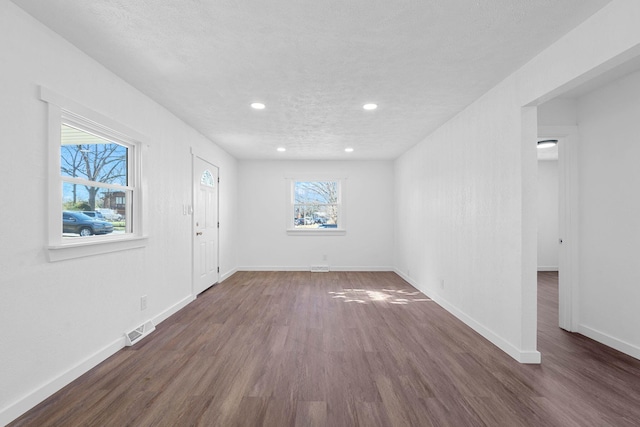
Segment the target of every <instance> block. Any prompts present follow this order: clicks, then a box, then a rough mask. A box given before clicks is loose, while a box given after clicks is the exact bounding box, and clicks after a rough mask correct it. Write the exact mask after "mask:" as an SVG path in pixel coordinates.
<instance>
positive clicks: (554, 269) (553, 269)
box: [538, 265, 558, 271]
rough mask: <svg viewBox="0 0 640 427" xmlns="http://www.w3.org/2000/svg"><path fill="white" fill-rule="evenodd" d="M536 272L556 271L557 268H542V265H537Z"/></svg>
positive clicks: (552, 266)
mask: <svg viewBox="0 0 640 427" xmlns="http://www.w3.org/2000/svg"><path fill="white" fill-rule="evenodd" d="M538 271H558V266H557V265H555V266H554V265H551V266H544V265H539V266H538Z"/></svg>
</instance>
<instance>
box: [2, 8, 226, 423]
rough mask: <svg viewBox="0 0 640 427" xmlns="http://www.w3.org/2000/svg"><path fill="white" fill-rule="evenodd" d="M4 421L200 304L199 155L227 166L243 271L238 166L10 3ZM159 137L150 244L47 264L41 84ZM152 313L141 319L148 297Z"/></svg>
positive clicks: (6, 19) (5, 47) (152, 174)
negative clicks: (196, 254)
mask: <svg viewBox="0 0 640 427" xmlns="http://www.w3.org/2000/svg"><path fill="white" fill-rule="evenodd" d="M0 52H2V66H1V67H0V93H1V94H2V95H1V96H0V114H1V115H2V120H0V135H2V142H1V144H0V147H1V151H0V174H1V175H0V190H1V193H2V197H3V201H4V202H3V204H2V209H0V233H1V237H0V241H1V242H2V244H1V245H0V342H1V343H2V345H1V346H0V362H1V365H2V367H1V368H0V425H4V424H5V423H6V422H8V421H10V420H11V419H13V418H15V417H16V416H18V415H20V414H21V413H22V412H23V411H25V410H27V409H29V408H30V407H31V406H32V405H34V404H36V403H38V402H39V401H40V400H41V399H43V398H45V397H46V396H47V395H48V394H49V393H51V392H54V391H56V390H57V389H58V388H59V387H61V386H63V385H64V384H66V383H67V382H68V381H70V380H72V379H73V378H74V377H75V376H77V375H79V374H81V373H83V372H84V371H85V370H86V369H88V368H90V367H91V366H93V365H94V364H95V363H97V362H99V361H100V360H102V359H103V358H104V357H106V356H108V355H110V354H111V353H113V352H114V351H116V350H117V349H118V348H120V347H121V346H122V345H123V344H124V339H123V332H124V331H125V330H130V329H131V328H132V327H133V326H137V325H139V324H140V323H141V322H142V321H143V320H146V319H149V318H154V319H156V320H162V319H163V318H164V317H165V316H167V315H168V314H170V313H171V312H173V311H174V310H176V309H178V308H180V307H182V306H183V305H184V304H186V303H188V302H189V301H190V300H191V239H192V238H191V217H190V216H188V215H183V213H182V212H183V205H184V204H190V203H191V154H190V148H191V147H194V148H195V149H196V150H197V151H198V152H200V153H203V154H204V155H206V156H207V157H208V158H209V159H210V160H211V161H213V162H214V163H215V164H216V165H218V166H220V173H221V177H222V180H223V183H224V185H222V187H221V192H220V206H221V215H220V216H221V223H222V224H223V225H224V226H223V228H222V230H221V243H220V253H221V258H220V260H221V271H222V273H223V274H224V273H228V272H231V271H233V270H234V269H235V267H236V265H237V261H236V255H237V252H236V251H237V250H236V243H235V242H236V241H237V236H236V235H235V210H236V193H237V191H236V188H235V187H236V173H237V170H236V167H237V164H236V161H235V160H234V159H233V158H232V157H230V156H229V155H227V154H226V153H225V152H223V151H222V150H220V149H218V148H217V147H216V146H215V145H214V144H212V143H211V142H210V141H208V140H207V139H206V138H204V137H203V136H202V135H200V134H198V133H197V132H195V131H194V130H193V129H191V128H190V127H188V126H187V125H185V124H184V123H183V122H182V121H180V120H178V119H177V118H176V117H175V116H173V115H171V114H170V113H169V112H168V111H166V110H165V109H163V108H162V107H160V106H159V105H157V104H156V103H154V102H152V101H151V100H150V99H149V98H147V97H145V96H144V95H142V94H141V93H140V92H138V91H137V90H136V89H134V88H132V87H131V86H129V85H128V84H127V83H125V82H124V81H122V80H121V79H120V78H118V77H116V76H115V75H113V74H112V73H111V72H109V71H108V70H106V69H105V68H103V67H102V66H101V65H99V64H98V63H96V62H95V61H93V60H92V59H90V58H89V57H87V56H86V55H85V54H83V53H82V52H80V51H79V50H77V49H76V48H75V47H73V46H71V45H70V44H68V43H67V42H66V41H64V40H63V39H61V38H60V37H59V36H57V35H56V34H55V33H53V32H51V31H50V30H49V29H47V28H46V27H44V26H42V25H41V24H40V23H39V22H37V21H35V20H34V19H33V18H31V17H30V16H28V15H27V14H25V13H24V12H22V11H21V10H20V9H19V8H17V7H16V6H15V5H13V4H12V3H10V2H8V1H7V0H0ZM39 85H43V86H46V87H48V88H49V89H51V90H53V91H55V92H57V93H59V94H61V95H63V96H65V97H67V98H69V99H72V100H75V101H77V102H79V103H81V104H83V105H85V106H86V107H89V108H91V109H93V110H95V111H97V112H99V113H101V114H103V115H105V116H108V117H110V118H111V119H113V120H116V121H118V122H120V123H122V124H123V125H125V126H128V127H130V128H132V129H134V130H136V131H137V132H139V133H140V134H143V135H145V136H146V137H147V138H148V143H149V149H148V153H147V157H146V158H145V159H143V162H144V166H145V176H146V178H147V183H148V191H147V193H146V196H147V200H148V208H149V215H148V217H149V221H148V224H147V225H148V228H147V230H148V234H149V240H148V245H147V246H146V247H145V248H142V249H134V250H129V251H123V252H117V253H110V254H106V255H101V256H92V257H85V258H80V259H75V260H69V261H61V262H55V263H50V262H48V261H47V258H46V251H45V247H46V245H47V239H46V235H47V233H46V229H45V224H46V218H47V211H46V210H47V205H46V202H47V172H46V165H47V158H46V153H47V151H46V147H47V141H46V137H47V136H46V133H45V132H46V128H47V114H46V105H45V103H43V102H42V101H40V99H39V92H38V87H39ZM145 294H146V295H147V296H148V308H147V310H146V311H144V312H141V311H140V296H141V295H145Z"/></svg>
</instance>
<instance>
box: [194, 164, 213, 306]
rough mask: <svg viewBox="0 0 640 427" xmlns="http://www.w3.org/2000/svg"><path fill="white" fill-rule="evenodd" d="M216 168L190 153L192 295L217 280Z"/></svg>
mask: <svg viewBox="0 0 640 427" xmlns="http://www.w3.org/2000/svg"><path fill="white" fill-rule="evenodd" d="M218 176H219V172H218V168H217V167H216V166H214V165H212V164H211V163H209V162H207V161H206V160H203V159H201V158H200V157H197V156H195V155H194V156H193V295H194V297H195V295H197V294H199V293H201V292H202V291H204V290H206V289H207V288H209V287H210V286H212V285H214V284H215V283H217V282H218V280H219V264H218V230H219V228H218V184H219V182H218Z"/></svg>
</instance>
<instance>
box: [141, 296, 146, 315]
mask: <svg viewBox="0 0 640 427" xmlns="http://www.w3.org/2000/svg"><path fill="white" fill-rule="evenodd" d="M146 309H147V296H146V295H142V296H141V297H140V311H142V310H146Z"/></svg>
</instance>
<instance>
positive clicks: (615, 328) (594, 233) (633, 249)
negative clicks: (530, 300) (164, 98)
mask: <svg viewBox="0 0 640 427" xmlns="http://www.w3.org/2000/svg"><path fill="white" fill-rule="evenodd" d="M577 106H578V117H579V126H580V146H579V147H580V148H579V171H580V183H579V191H580V210H579V213H580V217H579V220H580V239H581V246H580V275H579V276H580V291H579V329H578V330H579V332H582V333H584V334H585V335H588V336H590V337H592V338H594V339H597V340H599V341H602V342H604V343H606V344H608V345H611V346H613V347H615V348H618V349H620V350H622V351H625V352H627V353H629V354H631V355H634V356H635V357H637V358H640V329H639V328H638V325H640V309H639V307H638V302H639V301H640V286H639V285H638V284H639V283H640V263H639V262H638V254H639V253H640V220H639V219H638V218H639V217H638V212H640V196H639V194H640V193H639V191H638V189H639V188H640V167H639V164H640V163H639V160H640V136H639V135H640V122H639V121H638V118H639V117H640V72H636V73H633V74H631V75H628V76H626V77H624V78H621V79H619V80H617V81H615V82H613V83H611V84H609V85H607V86H605V87H603V88H600V89H598V90H595V91H593V92H591V93H589V94H587V95H585V96H583V97H582V98H579V99H578V103H577Z"/></svg>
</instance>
